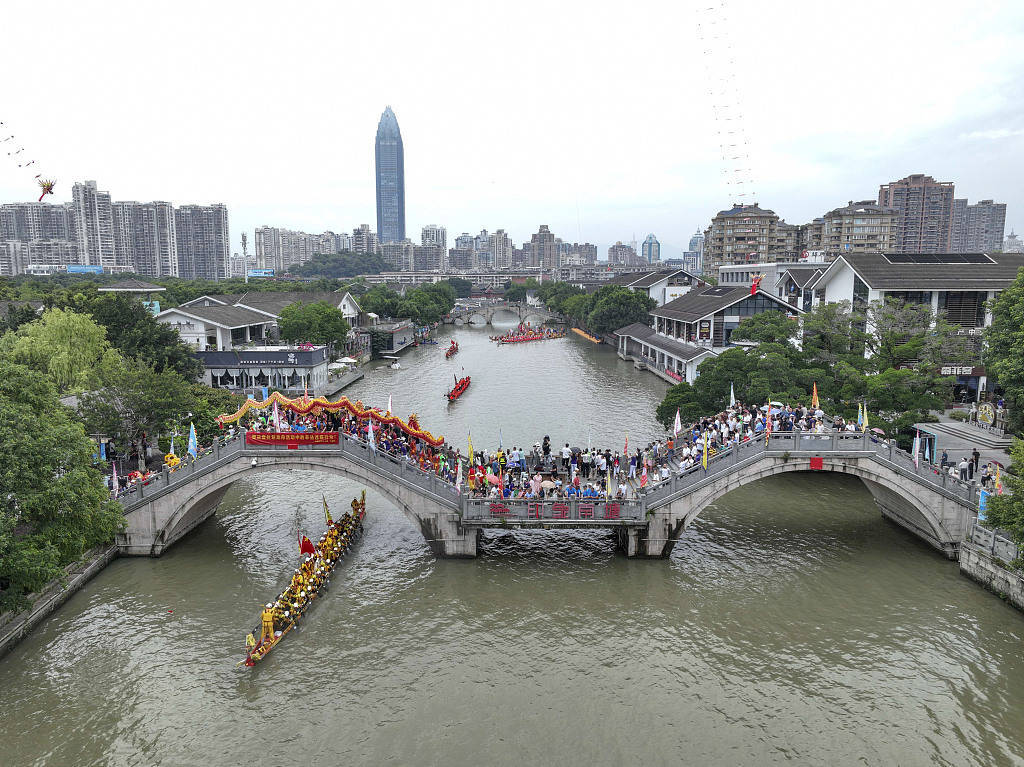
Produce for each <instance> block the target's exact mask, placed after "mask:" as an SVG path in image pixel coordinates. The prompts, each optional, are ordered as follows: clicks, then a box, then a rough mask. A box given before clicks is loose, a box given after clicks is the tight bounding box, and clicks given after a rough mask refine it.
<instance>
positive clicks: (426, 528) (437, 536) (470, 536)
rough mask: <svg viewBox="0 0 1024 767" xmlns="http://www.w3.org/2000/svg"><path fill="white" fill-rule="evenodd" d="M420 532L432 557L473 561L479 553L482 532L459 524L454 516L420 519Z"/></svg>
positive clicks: (446, 515)
mask: <svg viewBox="0 0 1024 767" xmlns="http://www.w3.org/2000/svg"><path fill="white" fill-rule="evenodd" d="M419 523H420V532H421V533H423V538H424V539H425V540H426V541H427V544H428V545H429V546H430V550H431V551H432V552H433V553H434V556H436V557H441V558H444V559H473V558H475V557H476V556H477V554H478V553H479V547H480V539H481V538H482V537H483V533H484V531H483V530H481V529H479V528H467V527H463V526H462V525H461V524H459V518H458V516H457V515H455V514H444V515H438V516H430V517H421V518H420V520H419Z"/></svg>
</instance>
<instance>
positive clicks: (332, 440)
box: [245, 431, 338, 447]
mask: <svg viewBox="0 0 1024 767" xmlns="http://www.w3.org/2000/svg"><path fill="white" fill-rule="evenodd" d="M245 444H247V445H281V446H285V447H287V446H289V445H337V444H338V432H336V431H293V432H283V433H275V432H271V431H247V432H246V433H245Z"/></svg>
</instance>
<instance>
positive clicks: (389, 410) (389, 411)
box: [388, 394, 395, 415]
mask: <svg viewBox="0 0 1024 767" xmlns="http://www.w3.org/2000/svg"><path fill="white" fill-rule="evenodd" d="M393 412H395V411H394V410H392V409H391V395H390V394H389V395H388V415H391V414H392V413H393Z"/></svg>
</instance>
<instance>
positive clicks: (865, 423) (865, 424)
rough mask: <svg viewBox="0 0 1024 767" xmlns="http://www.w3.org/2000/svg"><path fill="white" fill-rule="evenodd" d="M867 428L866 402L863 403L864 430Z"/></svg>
mask: <svg viewBox="0 0 1024 767" xmlns="http://www.w3.org/2000/svg"><path fill="white" fill-rule="evenodd" d="M867 430H868V403H867V402H865V403H864V431H867Z"/></svg>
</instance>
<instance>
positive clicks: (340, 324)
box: [278, 301, 351, 349]
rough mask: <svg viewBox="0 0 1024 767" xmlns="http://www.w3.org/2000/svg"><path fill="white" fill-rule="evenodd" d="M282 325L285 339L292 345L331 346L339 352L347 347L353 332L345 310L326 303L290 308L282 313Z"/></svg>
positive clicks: (287, 307) (295, 304)
mask: <svg viewBox="0 0 1024 767" xmlns="http://www.w3.org/2000/svg"><path fill="white" fill-rule="evenodd" d="M278 324H279V326H280V329H281V338H284V339H287V340H289V341H309V342H310V343H315V344H330V345H331V346H332V347H334V348H336V349H337V348H343V347H344V346H345V340H346V339H347V338H348V332H349V330H351V327H350V326H349V324H348V321H347V320H346V319H345V315H344V314H342V312H341V310H340V309H338V307H336V306H331V305H330V304H329V303H327V302H326V301H316V302H315V303H311V304H304V303H302V302H301V301H300V302H298V303H294V304H291V305H290V306H286V307H285V308H284V309H283V310H282V311H281V320H280V322H279V323H278Z"/></svg>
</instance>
